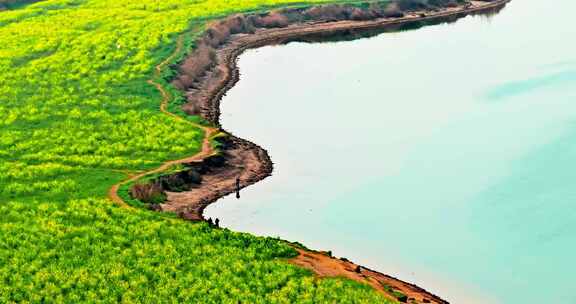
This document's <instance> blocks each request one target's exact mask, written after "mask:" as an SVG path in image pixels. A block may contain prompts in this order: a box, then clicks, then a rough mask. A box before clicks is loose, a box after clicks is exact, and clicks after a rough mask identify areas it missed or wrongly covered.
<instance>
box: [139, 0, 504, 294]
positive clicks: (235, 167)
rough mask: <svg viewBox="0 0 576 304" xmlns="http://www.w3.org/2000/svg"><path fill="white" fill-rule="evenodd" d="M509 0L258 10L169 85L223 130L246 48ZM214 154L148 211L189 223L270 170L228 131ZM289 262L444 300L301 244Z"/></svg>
mask: <svg viewBox="0 0 576 304" xmlns="http://www.w3.org/2000/svg"><path fill="white" fill-rule="evenodd" d="M508 1H509V0H494V1H490V2H487V1H470V2H455V1H452V0H437V1H428V2H426V3H432V2H433V3H434V5H431V4H426V5H424V4H422V2H420V1H416V0H406V1H400V2H399V3H392V4H386V5H379V4H374V3H372V4H370V5H367V6H360V7H357V6H347V5H326V6H321V7H313V8H305V9H303V8H297V9H284V10H278V11H273V12H269V13H264V14H257V15H248V16H244V15H239V16H232V17H230V18H227V19H225V20H222V21H219V22H215V23H213V24H212V25H211V26H210V27H209V29H208V30H207V31H206V34H205V35H204V36H203V37H201V38H200V39H199V40H198V41H197V43H196V49H195V51H194V52H193V53H192V54H191V55H190V56H189V57H188V58H187V59H186V60H184V62H183V63H182V64H181V65H180V67H179V74H178V76H177V77H176V78H175V79H174V80H173V84H174V85H175V86H176V87H178V88H179V89H181V90H183V91H186V97H187V103H186V104H184V105H183V109H184V110H185V111H186V112H187V113H188V114H192V115H200V116H201V117H203V118H204V119H206V120H207V121H209V122H210V123H212V124H214V125H216V126H218V127H220V122H219V117H220V101H221V99H222V97H223V96H224V95H225V93H226V92H227V91H228V90H229V89H230V88H232V87H233V86H234V85H235V84H236V82H237V81H238V80H239V70H238V67H237V60H238V57H239V56H240V55H241V54H242V53H243V52H244V51H245V50H247V49H251V48H257V47H261V46H265V45H270V44H281V43H286V42H289V41H294V40H302V41H324V40H333V39H354V38H357V37H361V36H368V35H374V34H377V33H380V32H384V31H395V30H402V29H408V28H417V27H420V26H423V25H427V24H435V23H442V22H453V21H455V20H457V19H459V18H461V17H463V16H466V15H469V14H476V13H478V14H480V13H493V12H497V11H498V10H500V9H501V8H503V7H504V6H505V4H506V3H507V2H508ZM223 132H224V134H226V136H221V137H220V138H219V139H218V142H219V148H218V149H219V151H220V153H219V154H218V155H214V156H210V157H208V158H205V159H203V160H200V161H193V162H190V163H189V164H187V168H188V169H187V170H186V171H184V172H180V173H178V174H175V175H172V176H165V177H161V178H160V179H159V180H157V181H156V182H155V184H154V187H156V188H157V189H158V191H161V192H163V193H164V194H165V196H166V200H165V201H164V202H163V203H161V204H150V207H151V209H155V210H159V211H160V210H161V211H168V212H175V213H177V214H179V215H180V216H181V217H183V218H185V219H188V220H203V219H204V218H203V216H202V214H203V211H204V209H205V208H206V207H207V206H208V205H209V204H211V203H213V202H215V201H216V200H218V199H219V198H221V197H223V196H225V195H228V194H230V193H234V192H235V191H236V190H237V188H243V187H247V186H249V185H251V184H254V183H256V182H258V181H260V180H262V179H264V178H266V177H267V176H269V175H270V174H271V173H272V169H273V168H272V167H273V164H272V161H271V159H270V157H269V155H268V153H267V152H266V151H265V150H264V149H262V148H261V147H259V146H257V145H256V144H254V143H251V142H248V141H246V140H243V139H240V138H237V137H235V136H233V135H231V134H229V133H227V132H225V131H223ZM298 251H299V256H298V257H297V258H295V259H293V260H291V262H292V263H293V264H296V265H299V266H302V267H305V268H308V269H310V270H312V271H313V272H314V273H316V274H317V275H319V276H343V277H346V278H350V279H353V280H356V281H359V282H364V283H367V284H369V285H371V286H373V287H374V288H376V289H377V290H379V291H381V292H382V293H383V294H384V295H385V296H386V297H389V298H393V299H396V300H399V301H401V302H409V303H447V302H446V301H444V300H442V299H441V298H439V297H437V296H435V295H433V294H431V293H428V292H426V291H425V290H423V289H421V288H419V287H417V286H415V285H412V284H409V283H406V282H403V281H401V280H398V279H395V278H392V277H390V276H386V275H384V274H382V273H379V272H376V271H372V270H369V269H367V268H364V267H361V266H359V265H356V264H354V263H351V262H349V261H347V260H345V259H344V260H342V259H336V258H333V257H331V256H330V255H328V254H326V253H322V252H313V251H307V250H303V249H298Z"/></svg>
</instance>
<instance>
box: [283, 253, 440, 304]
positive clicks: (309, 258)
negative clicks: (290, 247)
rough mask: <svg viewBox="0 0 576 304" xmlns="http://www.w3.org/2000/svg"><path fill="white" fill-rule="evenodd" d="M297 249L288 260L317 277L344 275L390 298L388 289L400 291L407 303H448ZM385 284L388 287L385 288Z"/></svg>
mask: <svg viewBox="0 0 576 304" xmlns="http://www.w3.org/2000/svg"><path fill="white" fill-rule="evenodd" d="M297 250H298V253H299V255H298V257H296V258H294V259H292V260H290V262H291V263H293V264H295V265H298V266H301V267H304V268H308V269H310V270H312V271H313V272H314V273H315V274H316V275H318V276H319V277H344V278H348V279H351V280H354V281H357V282H360V283H365V284H368V285H370V286H372V287H373V288H374V289H376V290H378V291H380V292H381V293H382V294H384V295H385V296H386V297H387V298H389V299H391V300H397V299H396V298H395V297H394V296H392V295H391V294H390V292H389V290H395V291H400V292H401V293H402V294H404V295H406V299H407V302H408V303H437V304H444V303H448V302H446V301H445V300H442V299H441V298H439V297H437V296H435V295H433V294H431V293H429V292H427V291H426V290H424V289H422V288H420V287H418V286H416V285H413V284H410V283H406V282H403V281H401V280H398V279H396V278H394V277H391V276H387V275H385V274H382V273H380V272H377V271H373V270H370V269H368V268H365V267H362V266H360V265H357V264H354V263H352V262H349V261H345V260H340V259H336V258H334V257H330V256H329V255H327V254H326V253H324V252H314V251H308V250H303V249H297ZM385 286H386V287H388V288H385Z"/></svg>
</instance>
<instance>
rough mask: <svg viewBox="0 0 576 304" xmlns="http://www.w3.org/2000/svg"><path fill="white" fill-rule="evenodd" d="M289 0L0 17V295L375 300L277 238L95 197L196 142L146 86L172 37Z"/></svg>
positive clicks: (103, 1)
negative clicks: (298, 258) (317, 269)
mask: <svg viewBox="0 0 576 304" xmlns="http://www.w3.org/2000/svg"><path fill="white" fill-rule="evenodd" d="M289 2H291V0H281V1H278V0H209V1H208V0H195V1H190V0H163V1H151V0H149V1H141V0H126V1H115V0H92V1H87V0H66V1H62V0H55V1H46V2H41V3H37V4H33V5H29V6H26V7H25V8H22V9H19V10H14V11H8V12H2V13H1V14H0V83H1V84H2V85H1V86H0V128H1V132H0V214H1V216H0V302H1V303H9V302H18V303H20V302H26V301H30V302H40V301H42V300H44V301H46V302H69V303H79V302H117V301H118V302H126V303H130V302H136V301H138V302H148V303H154V302H159V301H170V302H182V301H188V302H198V301H199V299H201V300H200V302H203V303H238V300H241V301H242V302H243V303H274V302H283V303H292V302H309V303H312V302H316V303H318V302H328V301H332V302H334V301H336V299H338V302H353V300H354V301H356V302H366V303H368V302H370V303H373V302H383V301H384V300H383V299H382V298H381V297H380V296H379V295H378V294H376V293H375V292H373V291H372V290H370V289H369V288H367V287H365V286H362V285H359V284H357V283H354V282H349V281H345V280H340V279H326V280H315V279H313V277H312V276H311V275H310V274H309V273H308V272H306V271H304V270H302V269H299V268H296V267H294V266H290V265H288V264H286V263H283V262H281V261H279V260H278V258H281V257H289V256H291V255H293V254H294V252H293V250H292V249H291V248H289V247H287V246H286V245H284V244H283V243H281V242H279V241H276V240H272V239H267V238H256V237H253V236H250V235H247V234H239V233H233V232H229V231H226V230H213V229H210V228H209V227H207V226H206V225H205V224H191V223H187V222H182V221H180V220H177V219H172V218H170V217H167V216H164V215H162V214H157V213H152V212H147V211H143V210H137V209H131V210H127V209H122V208H118V207H116V206H114V205H112V204H111V203H110V202H109V201H108V200H107V199H106V198H105V197H106V192H107V190H108V188H109V187H110V186H111V185H112V184H114V183H115V182H118V181H120V180H122V179H123V178H125V172H128V171H140V170H145V169H148V168H151V167H155V166H158V165H159V164H160V163H161V162H162V161H165V160H169V159H175V158H180V157H182V156H186V155H190V154H193V153H195V152H196V151H198V150H199V148H200V147H199V145H200V141H201V138H202V136H203V134H201V132H200V131H199V130H195V129H191V128H190V127H189V125H187V124H183V123H178V122H175V121H173V120H171V119H170V118H169V117H166V116H164V115H162V114H161V113H160V112H159V111H158V103H159V100H160V96H159V94H158V92H157V91H156V90H155V89H154V88H153V87H151V86H149V85H147V84H146V83H145V80H146V79H148V78H149V77H150V75H152V70H153V67H154V66H155V65H156V64H157V63H159V62H161V61H162V59H163V58H165V57H167V56H168V54H170V53H171V52H172V51H173V49H172V48H173V46H174V40H175V39H176V36H177V35H178V34H179V33H181V32H184V31H186V30H190V29H192V32H193V33H194V32H196V33H197V32H198V31H199V30H200V29H201V28H202V24H203V23H204V22H205V20H206V19H209V18H214V17H217V16H223V15H226V14H230V13H232V12H234V11H247V10H254V9H261V8H263V6H264V5H267V6H272V5H280V4H282V5H283V4H286V3H289Z"/></svg>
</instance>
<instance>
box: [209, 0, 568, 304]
mask: <svg viewBox="0 0 576 304" xmlns="http://www.w3.org/2000/svg"><path fill="white" fill-rule="evenodd" d="M575 11H576V2H574V1H568V0H562V1H558V2H551V1H541V0H515V1H513V2H512V3H511V4H509V5H508V6H507V7H506V8H505V9H504V10H503V11H502V12H500V13H499V14H498V15H495V16H492V17H481V16H476V17H467V18H465V19H462V20H460V21H458V22H457V23H454V24H445V25H436V26H430V27H426V28H423V29H419V30H415V31H410V32H401V33H387V34H382V35H379V36H377V37H373V38H369V39H360V40H355V41H351V42H337V43H317V44H304V43H291V44H288V45H285V46H274V47H265V48H262V49H258V50H252V51H249V52H247V53H246V54H245V55H243V56H242V57H241V59H240V68H241V72H242V80H241V81H240V82H239V84H238V86H237V87H235V88H233V89H232V90H231V91H230V92H229V94H228V96H227V97H226V98H225V100H224V101H223V103H222V110H223V115H222V123H223V126H224V127H225V128H226V129H228V130H231V131H233V132H234V133H235V134H236V135H238V136H241V137H243V138H246V139H250V140H252V141H254V142H256V143H258V144H260V145H261V146H263V147H264V148H266V149H268V150H269V152H270V155H271V157H272V159H273V161H274V162H275V172H274V176H273V177H271V178H269V179H267V180H265V181H263V182H262V183H259V184H257V185H255V186H253V187H251V188H249V189H246V190H245V191H244V192H243V193H242V199H241V200H236V199H235V198H233V197H229V198H225V199H222V200H221V201H220V202H219V203H217V204H214V205H212V206H211V207H209V208H208V210H207V216H211V217H218V218H220V219H221V220H222V223H223V224H224V226H226V227H229V228H231V229H234V230H240V231H247V232H252V233H255V234H259V235H271V236H280V237H282V238H285V239H290V240H298V241H302V242H303V243H304V244H306V245H307V246H309V247H312V248H317V249H332V250H333V252H334V253H335V254H336V255H338V256H345V257H347V258H350V259H352V260H354V261H356V262H358V263H361V264H364V265H366V266H369V267H372V268H375V269H378V270H380V271H383V272H385V273H388V274H392V275H396V276H399V277H401V278H403V279H405V280H408V281H411V282H415V283H417V284H419V285H421V286H423V287H425V288H427V289H429V290H431V291H433V292H434V293H437V294H439V295H440V296H442V297H444V298H446V299H447V300H449V301H451V302H452V303H506V304H508V303H524V304H529V303H576V292H574V291H573V285H574V284H575V283H576V274H575V270H576V266H574V263H573V256H574V255H575V253H576V207H575V206H576V90H575V88H576V40H575V39H574V37H576V24H575V22H574V19H573V17H572V14H573V12H575ZM539 20H544V23H538V21H539Z"/></svg>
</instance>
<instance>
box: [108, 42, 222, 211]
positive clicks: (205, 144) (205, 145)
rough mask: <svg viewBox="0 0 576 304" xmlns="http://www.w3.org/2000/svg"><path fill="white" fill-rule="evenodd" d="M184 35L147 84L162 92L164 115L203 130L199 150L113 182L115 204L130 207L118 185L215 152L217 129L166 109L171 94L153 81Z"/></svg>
mask: <svg viewBox="0 0 576 304" xmlns="http://www.w3.org/2000/svg"><path fill="white" fill-rule="evenodd" d="M184 35H186V33H184V34H182V35H180V37H178V40H177V41H176V49H175V50H174V52H173V53H172V54H171V55H170V56H169V57H168V58H166V59H165V60H164V61H162V62H161V63H160V64H158V65H157V66H156V67H155V69H154V76H153V77H152V78H151V79H149V80H148V81H147V83H148V84H150V85H152V86H154V87H156V89H157V90H158V91H160V94H162V101H161V103H160V111H161V112H162V113H164V114H165V115H168V116H170V117H172V118H173V119H175V120H177V121H179V122H184V123H187V124H189V125H191V126H192V127H194V128H197V129H201V130H202V131H203V132H204V139H203V140H202V149H201V150H200V152H198V153H196V154H194V155H192V156H189V157H186V158H182V159H177V160H171V161H167V162H165V163H163V164H162V165H161V166H160V167H158V168H156V169H153V170H150V171H145V172H142V173H139V174H136V175H132V176H129V177H128V178H127V179H125V180H123V181H121V182H119V183H117V184H115V185H113V186H112V188H110V191H109V192H108V197H109V198H110V199H111V200H112V201H113V202H114V203H116V204H118V205H119V206H121V207H124V208H128V207H130V206H129V205H128V204H127V203H126V202H125V201H124V200H123V199H122V198H121V197H120V196H119V195H118V190H119V189H120V187H122V186H123V185H125V184H128V183H131V182H134V181H137V180H139V179H141V178H142V177H144V176H147V175H151V174H155V173H160V172H162V171H165V170H167V169H168V168H170V167H171V166H173V165H178V164H185V163H192V162H199V161H202V160H203V159H205V158H207V157H209V156H212V155H214V154H215V153H216V151H215V150H214V148H213V146H212V143H211V141H210V140H211V138H212V137H213V136H214V135H215V134H216V133H217V132H218V130H219V129H217V128H214V127H207V126H203V125H201V124H197V123H194V122H191V121H189V120H186V119H184V118H182V117H181V116H178V115H176V114H174V113H172V112H170V111H168V109H167V108H168V103H169V102H170V100H171V96H170V93H168V92H167V91H166V89H165V88H164V86H162V84H160V83H158V82H156V81H154V78H158V77H160V73H162V69H163V68H164V67H165V66H166V65H168V64H170V62H172V60H174V58H175V57H176V56H178V54H179V53H180V52H181V51H182V48H183V47H184Z"/></svg>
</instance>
